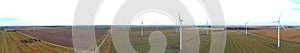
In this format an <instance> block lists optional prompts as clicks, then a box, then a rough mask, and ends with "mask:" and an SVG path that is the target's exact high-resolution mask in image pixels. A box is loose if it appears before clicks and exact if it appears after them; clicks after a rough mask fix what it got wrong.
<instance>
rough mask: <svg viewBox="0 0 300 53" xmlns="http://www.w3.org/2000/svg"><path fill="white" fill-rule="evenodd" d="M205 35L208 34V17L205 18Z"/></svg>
mask: <svg viewBox="0 0 300 53" xmlns="http://www.w3.org/2000/svg"><path fill="white" fill-rule="evenodd" d="M206 27H207V28H206V35H208V28H209V26H208V18H207V20H206Z"/></svg>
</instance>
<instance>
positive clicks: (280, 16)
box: [278, 11, 282, 21]
mask: <svg viewBox="0 0 300 53" xmlns="http://www.w3.org/2000/svg"><path fill="white" fill-rule="evenodd" d="M281 14H282V11H281V12H280V15H279V18H278V21H280V18H281Z"/></svg>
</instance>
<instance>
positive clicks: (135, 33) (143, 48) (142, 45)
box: [110, 28, 211, 53]
mask: <svg viewBox="0 0 300 53" xmlns="http://www.w3.org/2000/svg"><path fill="white" fill-rule="evenodd" d="M139 30H140V29H136V28H133V29H132V32H130V38H129V40H130V41H131V42H130V43H131V45H132V47H133V48H134V49H135V50H136V51H137V52H139V53H146V52H147V51H149V50H150V45H149V41H148V39H149V35H150V33H151V32H154V31H156V29H155V28H145V29H144V30H145V31H144V34H145V37H141V35H140V34H141V33H140V31H139ZM161 32H163V33H164V34H165V35H166V37H167V45H168V46H170V45H172V46H177V47H179V35H178V34H177V33H175V29H166V30H161ZM200 32H201V34H202V35H201V36H200V42H201V43H200V45H201V47H200V51H199V52H201V53H208V52H209V48H210V39H211V38H210V37H211V36H210V35H205V33H203V32H205V31H199V33H200ZM178 33H179V32H178ZM110 52H111V53H117V51H116V50H115V48H114V45H113V44H111V49H110ZM179 52H180V51H178V50H172V49H169V48H166V51H165V53H179Z"/></svg>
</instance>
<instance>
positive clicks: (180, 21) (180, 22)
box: [178, 10, 183, 50]
mask: <svg viewBox="0 0 300 53" xmlns="http://www.w3.org/2000/svg"><path fill="white" fill-rule="evenodd" d="M178 21H179V25H180V26H179V35H180V50H181V49H182V21H183V20H182V19H181V18H180V11H179V10H178Z"/></svg>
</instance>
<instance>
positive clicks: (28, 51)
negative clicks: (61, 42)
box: [0, 31, 73, 53]
mask: <svg viewBox="0 0 300 53" xmlns="http://www.w3.org/2000/svg"><path fill="white" fill-rule="evenodd" d="M0 36H1V37H0V38H1V40H0V43H1V44H0V45H1V46H0V48H1V49H0V52H1V53H73V49H66V48H62V47H57V46H54V45H50V44H46V43H45V42H34V43H28V44H23V43H21V42H20V40H27V39H32V38H30V37H27V36H25V35H23V34H20V33H18V32H5V31H0Z"/></svg>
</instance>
